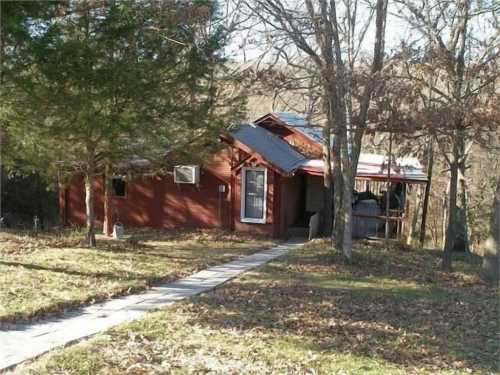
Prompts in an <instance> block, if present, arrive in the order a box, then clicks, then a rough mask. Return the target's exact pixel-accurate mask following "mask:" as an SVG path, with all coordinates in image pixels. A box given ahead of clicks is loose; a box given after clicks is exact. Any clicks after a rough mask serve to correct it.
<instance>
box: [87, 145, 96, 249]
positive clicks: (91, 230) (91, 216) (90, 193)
mask: <svg viewBox="0 0 500 375" xmlns="http://www.w3.org/2000/svg"><path fill="white" fill-rule="evenodd" d="M94 179H95V160H94V155H91V156H90V157H89V161H88V166H87V171H86V174H85V211H86V212H85V213H86V228H87V235H86V241H87V244H88V246H90V247H95V246H96V239H95V212H94Z"/></svg>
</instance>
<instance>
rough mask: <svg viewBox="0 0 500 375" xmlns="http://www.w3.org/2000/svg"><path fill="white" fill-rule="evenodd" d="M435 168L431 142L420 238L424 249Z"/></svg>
mask: <svg viewBox="0 0 500 375" xmlns="http://www.w3.org/2000/svg"><path fill="white" fill-rule="evenodd" d="M433 166H434V147H433V144H432V140H431V143H430V145H429V154H428V160H427V184H426V185H425V196H424V205H423V207H422V222H421V224H420V238H419V243H420V247H424V242H425V231H426V225H427V212H428V210H429V197H430V195H431V181H432V168H433Z"/></svg>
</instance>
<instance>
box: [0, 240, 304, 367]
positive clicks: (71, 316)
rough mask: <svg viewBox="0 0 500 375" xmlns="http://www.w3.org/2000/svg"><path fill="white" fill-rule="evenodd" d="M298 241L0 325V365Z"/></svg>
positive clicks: (141, 310)
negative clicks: (51, 315)
mask: <svg viewBox="0 0 500 375" xmlns="http://www.w3.org/2000/svg"><path fill="white" fill-rule="evenodd" d="M302 244H303V242H298V241H289V242H286V243H284V244H281V245H278V246H275V247H273V248H271V249H269V250H265V251H261V252H259V253H255V254H252V255H248V256H245V257H241V258H239V259H237V260H234V261H232V262H229V263H225V264H223V265H220V266H215V267H211V268H208V269H206V270H204V271H200V272H198V273H195V274H193V275H191V276H189V277H186V278H184V279H181V280H178V281H175V282H172V283H166V284H161V285H159V286H157V287H154V288H152V289H150V290H148V291H147V292H146V293H142V294H134V295H129V296H126V297H120V298H116V299H112V300H109V301H107V302H103V303H98V304H95V305H91V306H89V307H86V308H83V309H80V310H75V311H73V312H70V313H67V314H64V315H63V316H62V317H59V318H57V319H47V320H43V321H39V322H37V323H35V324H29V325H28V324H26V325H24V324H20V325H16V326H15V328H11V329H9V330H0V371H2V370H5V369H8V368H11V367H13V366H15V365H17V364H19V363H21V362H23V361H26V360H28V359H32V358H35V357H37V356H39V355H41V354H43V353H45V352H47V351H49V350H52V349H54V348H56V347H59V346H63V345H67V344H69V343H72V342H75V341H77V340H80V339H83V338H86V337H89V336H91V335H94V334H96V333H98V332H101V331H104V330H106V329H108V328H111V327H113V326H115V325H118V324H120V323H123V322H127V321H130V320H133V319H137V318H139V317H141V316H142V315H144V314H145V313H146V312H147V311H149V310H152V309H156V308H160V307H164V306H166V305H169V304H172V303H174V302H176V301H180V300H182V299H185V298H189V297H192V296H194V295H197V294H200V293H203V292H206V291H208V290H210V289H213V288H215V287H216V286H218V285H220V284H222V283H225V282H226V281H228V280H231V279H233V278H235V277H236V276H238V275H240V274H241V273H243V272H245V271H248V270H249V269H252V268H255V267H258V266H260V265H263V264H264V263H267V262H269V261H270V260H272V259H275V258H277V257H279V256H281V255H283V254H285V253H286V252H288V250H290V249H292V248H296V247H300V246H301V245H302Z"/></svg>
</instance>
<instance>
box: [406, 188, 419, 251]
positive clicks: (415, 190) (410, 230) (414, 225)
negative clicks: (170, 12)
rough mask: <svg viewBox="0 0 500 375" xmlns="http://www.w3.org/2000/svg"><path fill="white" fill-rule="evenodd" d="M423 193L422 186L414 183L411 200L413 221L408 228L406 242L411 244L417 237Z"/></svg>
mask: <svg viewBox="0 0 500 375" xmlns="http://www.w3.org/2000/svg"><path fill="white" fill-rule="evenodd" d="M421 198H422V193H421V191H420V186H418V185H414V186H413V189H412V193H411V200H412V201H413V205H412V212H411V222H410V227H409V228H408V237H407V238H406V244H407V245H408V246H410V245H411V244H412V243H413V239H414V237H415V233H416V229H417V223H418V216H419V213H420V206H421Z"/></svg>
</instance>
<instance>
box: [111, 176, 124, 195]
mask: <svg viewBox="0 0 500 375" xmlns="http://www.w3.org/2000/svg"><path fill="white" fill-rule="evenodd" d="M126 191H127V183H126V182H125V180H124V179H123V178H122V177H113V179H112V180H111V194H112V195H113V196H114V197H124V196H125V193H126Z"/></svg>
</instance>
